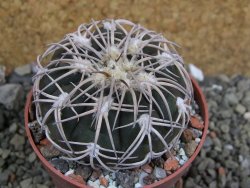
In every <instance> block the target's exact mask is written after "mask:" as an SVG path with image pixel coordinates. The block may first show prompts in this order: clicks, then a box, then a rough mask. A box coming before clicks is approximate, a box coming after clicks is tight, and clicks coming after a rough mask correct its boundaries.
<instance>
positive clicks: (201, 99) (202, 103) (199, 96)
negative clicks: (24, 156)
mask: <svg viewBox="0 0 250 188" xmlns="http://www.w3.org/2000/svg"><path fill="white" fill-rule="evenodd" d="M190 77H191V76H190ZM191 81H192V85H193V88H194V98H195V99H196V102H197V103H198V105H199V107H200V111H201V115H202V117H203V121H204V128H203V130H202V137H201V140H200V143H199V144H198V146H197V148H196V150H195V152H194V153H193V155H192V156H191V157H190V158H189V159H188V161H187V162H186V163H185V164H184V165H183V166H181V167H180V168H179V169H177V170H176V171H175V172H174V173H173V174H171V175H169V176H167V177H166V178H163V179H161V180H159V181H157V182H155V183H153V184H150V185H146V186H144V188H151V187H157V186H160V185H162V184H165V183H167V182H168V181H170V180H172V179H175V178H177V177H178V176H179V175H181V174H182V173H183V172H184V171H185V170H186V169H188V167H189V166H190V165H191V163H192V162H193V161H194V159H195V158H196V156H197V155H198V153H199V152H200V150H201V147H202V146H203V144H204V142H205V138H206V135H207V130H208V117H209V115H208V106H207V103H206V99H205V96H204V94H203V92H202V90H201V88H200V86H199V85H198V83H197V81H196V80H195V79H194V78H193V77H191ZM31 98H32V89H31V91H30V92H29V94H28V95H27V99H26V105H25V111H24V118H25V130H26V134H27V136H28V140H29V143H30V144H31V146H32V148H33V150H34V152H35V153H36V155H37V156H38V158H39V159H40V161H41V162H42V164H43V165H44V166H45V167H46V168H47V169H48V170H50V171H52V173H54V174H55V175H56V176H59V177H60V178H62V179H64V180H65V181H67V182H68V183H70V184H72V185H74V186H77V187H79V188H89V186H88V185H83V184H81V183H78V182H76V181H75V180H73V179H71V178H70V177H67V176H65V175H64V174H62V173H61V172H60V171H59V170H57V169H55V168H54V167H53V166H52V165H51V164H50V163H49V161H47V159H45V157H43V155H42V154H41V153H40V151H39V149H38V147H37V146H36V144H35V142H34V140H33V138H32V135H31V132H30V129H29V127H28V123H29V107H30V105H31Z"/></svg>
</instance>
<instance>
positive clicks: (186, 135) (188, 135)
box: [181, 129, 195, 143]
mask: <svg viewBox="0 0 250 188" xmlns="http://www.w3.org/2000/svg"><path fill="white" fill-rule="evenodd" d="M194 138H195V136H194V133H193V131H191V130H190V129H185V130H184V131H183V133H182V135H181V139H182V140H183V141H184V142H186V143H187V142H190V141H191V140H193V139H194Z"/></svg>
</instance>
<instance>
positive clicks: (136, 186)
mask: <svg viewBox="0 0 250 188" xmlns="http://www.w3.org/2000/svg"><path fill="white" fill-rule="evenodd" d="M142 187H143V185H141V184H140V183H136V184H135V188H142Z"/></svg>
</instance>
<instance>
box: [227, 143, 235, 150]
mask: <svg viewBox="0 0 250 188" xmlns="http://www.w3.org/2000/svg"><path fill="white" fill-rule="evenodd" d="M225 148H226V149H228V150H233V149H234V147H233V146H232V145H231V144H226V145H225Z"/></svg>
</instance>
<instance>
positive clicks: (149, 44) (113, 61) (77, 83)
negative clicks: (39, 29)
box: [33, 19, 193, 171]
mask: <svg viewBox="0 0 250 188" xmlns="http://www.w3.org/2000/svg"><path fill="white" fill-rule="evenodd" d="M174 46H175V44H174V43H173V42H170V41H168V40H167V39H166V38H164V37H163V36H162V35H161V34H157V33H156V32H154V31H151V30H148V29H146V28H144V27H142V26H140V25H137V24H134V23H132V22H130V21H128V20H123V19H117V20H113V19H107V20H101V21H94V20H92V22H91V23H89V24H82V25H80V26H79V27H78V29H77V31H76V32H74V33H70V34H67V35H66V36H65V37H64V38H63V39H62V40H61V41H60V42H58V43H53V44H51V45H50V47H49V48H48V49H47V50H46V51H45V52H44V54H43V55H41V56H38V58H37V72H36V75H35V76H34V78H33V79H34V80H33V81H34V87H33V96H34V101H33V102H34V104H35V107H36V118H37V121H38V122H39V124H40V125H41V127H42V128H43V129H44V130H45V134H46V137H47V138H48V140H49V141H50V142H51V143H52V144H53V145H54V146H55V147H56V148H57V149H58V150H60V151H61V153H62V155H63V156H62V158H64V159H66V160H72V161H76V162H78V163H81V164H85V165H91V166H92V167H93V168H96V167H102V168H105V169H107V170H112V171H114V170H121V169H131V168H135V167H138V166H141V165H143V164H145V163H147V162H149V161H150V160H152V159H154V158H157V157H160V156H162V155H163V154H164V153H166V152H170V149H171V148H172V147H174V146H175V145H176V143H178V141H179V138H180V136H181V133H182V132H183V130H184V129H185V128H186V127H187V123H188V121H189V118H190V109H191V107H190V104H191V102H192V100H193V88H192V83H191V80H190V78H189V75H188V73H187V72H186V70H185V68H184V64H183V60H182V58H181V57H180V56H179V55H178V54H177V52H176V50H175V48H174Z"/></svg>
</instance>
